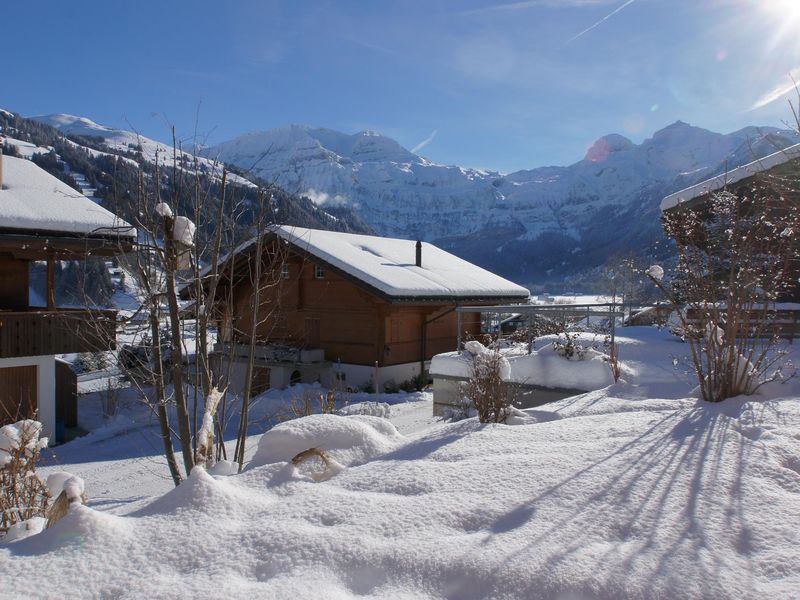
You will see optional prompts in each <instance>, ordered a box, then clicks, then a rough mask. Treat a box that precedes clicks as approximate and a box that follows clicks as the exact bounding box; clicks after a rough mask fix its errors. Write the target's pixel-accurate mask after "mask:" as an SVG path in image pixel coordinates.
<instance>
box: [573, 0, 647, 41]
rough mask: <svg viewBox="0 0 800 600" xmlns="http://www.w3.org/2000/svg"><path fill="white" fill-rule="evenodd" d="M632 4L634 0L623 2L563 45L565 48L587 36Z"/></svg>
mask: <svg viewBox="0 0 800 600" xmlns="http://www.w3.org/2000/svg"><path fill="white" fill-rule="evenodd" d="M634 2H636V0H626V2H625V3H624V4H621V5H620V6H618V7H617V8H615V9H614V10H612V11H611V12H610V13H608V14H607V15H606V16H605V17H603V18H602V19H600V20H599V21H597V23H594V24H593V25H590V26H589V27H587V28H586V29H584V30H583V31H581V32H580V33H578V34H576V35H573V36H572V37H571V38H569V39H568V40H567V41H566V42H565V43H564V45H565V46H566V45H568V44H571V43H572V42H574V41H575V40H577V39H578V38H579V37H581V36H583V35H586V34H587V33H589V32H590V31H591V30H592V29H594V28H595V27H597V26H598V25H601V24H602V23H604V22H606V21H608V20H609V19H610V18H611V17H613V16H614V15H615V14H617V13H618V12H619V11H621V10H622V9H623V8H625V7H627V6H630V5H631V4H633V3H634Z"/></svg>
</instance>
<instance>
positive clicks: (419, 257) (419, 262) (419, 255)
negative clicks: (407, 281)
mask: <svg viewBox="0 0 800 600" xmlns="http://www.w3.org/2000/svg"><path fill="white" fill-rule="evenodd" d="M417 266H418V267H421V266H422V242H420V241H419V240H417Z"/></svg>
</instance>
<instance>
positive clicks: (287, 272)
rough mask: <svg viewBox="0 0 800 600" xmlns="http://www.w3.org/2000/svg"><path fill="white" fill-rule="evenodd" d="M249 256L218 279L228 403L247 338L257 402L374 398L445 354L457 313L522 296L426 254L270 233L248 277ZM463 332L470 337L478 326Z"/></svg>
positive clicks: (446, 257)
mask: <svg viewBox="0 0 800 600" xmlns="http://www.w3.org/2000/svg"><path fill="white" fill-rule="evenodd" d="M257 247H258V244H257V243H256V240H252V241H250V242H248V243H247V244H244V245H243V246H242V247H240V248H239V249H237V251H236V252H234V253H232V255H231V256H229V257H227V258H226V259H225V260H224V261H223V263H222V265H221V267H220V272H221V273H222V275H223V281H222V287H221V289H220V291H218V292H217V299H218V301H217V306H216V307H214V308H215V310H214V314H215V315H216V318H217V320H218V327H219V340H218V344H217V348H216V356H217V364H218V365H219V369H220V372H221V373H228V372H230V373H231V377H230V386H229V387H230V389H232V390H233V391H237V390H240V389H242V388H243V385H244V372H245V364H246V357H247V356H248V352H249V341H250V340H251V338H252V334H253V332H255V338H254V339H255V341H256V342H257V344H258V348H257V352H256V357H257V363H256V369H255V373H254V377H253V385H254V387H255V388H256V389H255V391H256V392H258V391H261V390H262V389H266V388H267V387H277V388H282V387H285V386H286V385H288V384H290V383H293V382H297V381H304V382H311V381H320V382H322V383H323V384H325V385H329V386H330V385H334V384H338V385H339V386H341V387H351V388H356V387H360V386H365V385H368V384H369V383H370V381H372V383H373V384H377V386H378V387H379V388H383V387H384V386H385V385H386V384H388V383H390V382H393V383H395V384H400V383H401V382H403V381H406V380H408V379H410V378H412V377H414V376H416V375H418V374H419V373H420V372H421V371H422V370H424V369H425V367H426V363H427V361H429V360H430V359H431V357H433V356H434V355H435V354H437V353H440V352H445V351H450V350H453V349H454V348H455V346H456V340H457V337H458V332H457V325H456V324H457V316H456V313H455V310H454V309H455V307H456V306H457V305H459V304H465V303H469V304H476V303H477V304H484V303H485V304H496V303H509V302H526V301H527V299H528V296H529V292H528V290H527V289H525V288H523V287H521V286H518V285H516V284H514V283H512V282H510V281H507V280H505V279H503V278H501V277H499V276H497V275H495V274H493V273H490V272H488V271H486V270H484V269H482V268H480V267H478V266H476V265H473V264H471V263H469V262H467V261H465V260H462V259H460V258H458V257H456V256H453V255H452V254H449V253H447V252H445V251H443V250H441V249H439V248H437V247H436V246H434V245H432V244H428V243H421V242H414V241H408V240H399V239H391V238H381V237H375V236H367V235H356V234H349V233H337V232H330V231H317V230H311V229H303V228H299V227H289V226H275V227H273V228H272V229H270V231H269V232H268V233H267V234H266V236H265V237H264V238H263V239H262V243H261V247H262V251H261V257H260V259H261V263H260V266H258V267H257V266H256V264H257V263H256V257H255V254H256V248H257ZM257 269H260V271H261V278H260V289H259V302H258V305H259V308H258V310H254V305H255V290H256V284H255V279H256V277H255V273H256V270H257ZM231 284H232V285H231ZM254 319H255V321H256V322H255V327H254ZM464 327H465V329H466V331H465V332H462V333H466V334H469V333H478V332H479V331H480V323H479V322H473V323H465V324H464ZM376 380H377V381H376Z"/></svg>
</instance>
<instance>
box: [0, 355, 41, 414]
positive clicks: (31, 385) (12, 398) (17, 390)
mask: <svg viewBox="0 0 800 600" xmlns="http://www.w3.org/2000/svg"><path fill="white" fill-rule="evenodd" d="M37 391H38V390H37V386H36V367H35V366H33V365H31V366H24V367H4V368H0V424H2V425H6V424H8V423H14V422H15V421H19V420H20V419H30V418H32V417H34V415H35V414H36V396H37Z"/></svg>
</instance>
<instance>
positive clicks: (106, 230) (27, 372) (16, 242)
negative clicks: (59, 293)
mask: <svg viewBox="0 0 800 600" xmlns="http://www.w3.org/2000/svg"><path fill="white" fill-rule="evenodd" d="M135 235H136V232H135V230H134V229H133V228H132V227H131V226H130V225H129V224H128V223H126V222H124V221H122V220H121V219H119V218H118V217H116V216H115V215H113V214H112V213H110V212H109V211H107V210H106V209H104V208H103V207H101V206H99V205H97V204H96V203H94V202H92V201H91V200H89V199H88V198H86V197H85V196H84V195H82V194H81V193H80V192H77V191H75V190H74V189H72V188H71V187H70V186H68V185H67V184H65V183H63V182H62V181H60V180H59V179H57V178H55V177H53V176H52V175H50V174H49V173H47V172H46V171H44V170H43V169H41V168H39V167H38V166H36V165H35V164H34V163H32V162H30V161H28V160H25V159H22V158H14V157H8V156H6V157H3V156H2V154H0V424H5V423H7V422H13V421H15V420H18V419H20V418H31V417H33V418H36V419H37V420H39V421H41V422H42V423H43V425H44V432H45V433H44V434H45V435H47V436H48V437H50V439H54V437H55V435H56V433H57V432H59V433H60V431H61V429H62V427H63V426H74V425H76V424H77V423H76V422H75V421H76V419H77V412H76V411H77V408H76V404H75V402H76V397H75V394H76V387H75V376H74V374H73V373H72V371H71V370H70V368H69V365H67V364H66V363H64V362H63V361H58V360H56V355H58V354H67V353H77V352H97V351H103V350H111V349H114V344H115V332H116V314H115V313H114V312H113V311H101V310H88V309H73V308H61V307H58V306H56V296H55V272H56V268H55V263H56V261H59V260H79V259H84V258H86V257H88V256H90V255H92V256H111V255H114V254H119V253H121V252H124V251H127V250H129V249H130V248H131V247H132V245H133V242H134V240H135ZM35 261H42V262H44V263H46V265H47V290H46V298H45V300H44V306H32V302H31V289H30V273H31V268H32V265H33V263H34V262H35Z"/></svg>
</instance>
